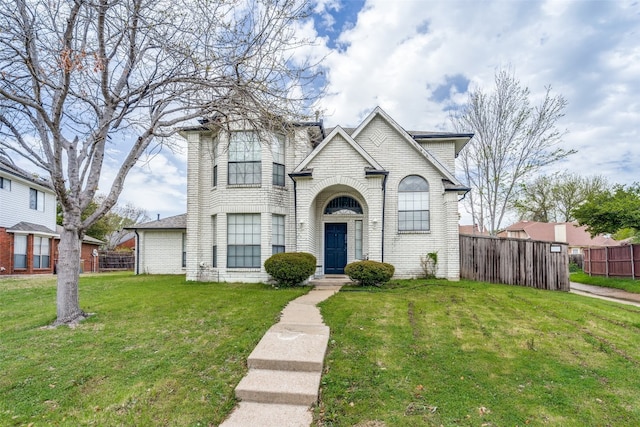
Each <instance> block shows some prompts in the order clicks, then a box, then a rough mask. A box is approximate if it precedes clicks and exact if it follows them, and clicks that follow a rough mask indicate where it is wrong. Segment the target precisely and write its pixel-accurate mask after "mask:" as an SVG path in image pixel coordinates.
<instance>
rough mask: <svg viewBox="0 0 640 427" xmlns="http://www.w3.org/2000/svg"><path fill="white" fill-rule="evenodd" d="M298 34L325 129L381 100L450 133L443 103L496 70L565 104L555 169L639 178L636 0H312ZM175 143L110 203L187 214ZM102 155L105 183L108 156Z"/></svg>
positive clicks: (427, 127)
mask: <svg viewBox="0 0 640 427" xmlns="http://www.w3.org/2000/svg"><path fill="white" fill-rule="evenodd" d="M299 31H300V32H301V33H302V34H304V35H306V36H307V37H309V38H311V39H314V40H315V44H314V46H313V48H312V49H310V50H309V52H307V53H310V54H311V55H312V56H314V57H315V58H323V57H324V60H323V62H322V66H323V67H324V69H325V77H326V83H327V95H326V96H325V97H323V99H322V101H321V106H320V109H321V111H322V118H323V120H324V123H325V126H327V127H331V126H335V125H338V124H339V125H341V126H343V127H355V126H357V125H358V124H359V123H360V121H361V120H363V119H364V118H365V117H366V116H367V114H369V112H371V111H372V110H373V109H374V108H375V107H376V106H380V107H381V108H382V109H384V110H385V111H386V112H387V113H388V114H390V115H391V117H393V118H394V119H395V120H396V121H397V122H398V124H400V126H402V127H404V128H405V129H410V130H424V131H451V130H453V129H452V126H451V124H450V122H449V119H448V117H449V111H450V110H451V108H455V106H456V105H458V106H459V105H461V104H462V103H464V102H465V100H466V97H467V91H469V90H472V89H474V88H477V87H479V88H482V89H485V90H487V91H488V90H490V89H491V88H492V86H493V83H494V76H495V73H496V71H498V70H500V69H505V68H506V69H510V70H511V71H512V72H513V74H514V75H515V76H516V78H517V79H518V80H519V81H520V83H521V84H522V85H523V86H526V87H528V88H529V90H530V91H531V100H532V102H533V103H534V104H536V103H537V101H539V100H540V99H541V97H542V96H543V95H544V92H545V88H546V87H548V86H550V87H551V94H552V95H557V94H559V95H562V96H564V97H565V98H566V99H567V101H568V106H567V108H566V110H565V112H566V115H565V117H563V118H562V119H561V121H560V122H559V123H558V126H559V128H560V129H562V130H566V131H567V134H566V135H565V136H564V138H563V141H562V144H561V146H562V148H565V149H567V150H568V149H575V150H577V153H576V154H574V155H572V156H571V157H569V158H568V159H567V160H565V161H563V162H562V163H559V164H556V165H555V166H554V167H553V171H555V170H566V171H569V172H575V173H578V174H581V175H585V176H587V175H594V174H601V175H603V176H605V177H606V178H607V179H608V180H609V181H610V182H612V183H621V184H631V183H633V182H636V181H640V173H639V172H638V171H639V170H640V149H639V147H638V146H637V145H636V144H638V139H639V138H640V100H639V99H640V42H638V40H640V1H638V0H631V1H626V0H611V1H592V0H578V1H560V0H549V1H520V0H509V1H490V0H488V1H473V0H467V1H456V0H447V1H425V0H422V1H417V0H416V1H413V0H398V1H391V0H364V1H363V0H353V1H337V0H318V1H317V2H316V3H315V14H314V15H313V17H312V19H309V20H308V21H307V22H306V23H305V24H304V25H302V26H300V28H299ZM184 147H185V148H184V149H183V150H182V151H181V152H171V151H169V150H164V151H161V152H159V153H156V154H155V155H154V156H151V157H149V158H148V159H147V160H146V161H145V162H144V163H142V164H140V165H139V166H137V167H136V168H135V169H134V170H133V171H132V172H131V173H130V174H129V177H128V178H127V181H126V186H125V190H124V191H123V193H122V196H121V199H120V203H122V204H124V203H127V202H130V203H133V204H134V205H136V206H138V207H142V208H144V209H146V210H147V212H148V213H149V216H150V217H152V218H153V219H155V218H156V216H157V215H160V216H161V217H163V218H164V217H167V216H170V215H176V214H180V213H184V212H186V177H187V168H186V144H184ZM108 160H109V162H110V163H107V168H106V170H105V173H104V175H103V177H102V183H104V187H105V188H107V187H108V186H109V184H110V179H112V178H113V175H114V173H113V172H112V168H113V167H115V166H116V165H117V164H118V159H117V158H116V157H112V158H108ZM101 185H102V184H101ZM462 223H465V221H464V214H463V220H462ZM467 223H468V222H467Z"/></svg>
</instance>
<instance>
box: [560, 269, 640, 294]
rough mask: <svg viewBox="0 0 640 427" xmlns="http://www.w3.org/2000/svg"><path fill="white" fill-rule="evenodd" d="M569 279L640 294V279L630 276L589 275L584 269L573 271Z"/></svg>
mask: <svg viewBox="0 0 640 427" xmlns="http://www.w3.org/2000/svg"><path fill="white" fill-rule="evenodd" d="M569 280H571V281H572V282H577V283H584V284H585V285H594V286H603V287H605V288H616V289H622V290H624V291H627V292H633V293H636V294H640V280H634V279H632V278H630V277H602V276H589V274H587V273H585V272H583V271H577V272H575V273H571V275H570V276H569Z"/></svg>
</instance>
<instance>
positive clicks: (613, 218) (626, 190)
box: [573, 183, 640, 236]
mask: <svg viewBox="0 0 640 427" xmlns="http://www.w3.org/2000/svg"><path fill="white" fill-rule="evenodd" d="M573 215H574V216H575V218H576V220H577V221H578V223H579V224H580V225H586V226H587V231H588V232H589V233H591V235H592V236H595V235H596V234H603V233H608V234H613V233H615V232H617V231H619V230H622V229H625V228H632V229H634V230H640V184H639V183H635V184H633V185H630V186H627V187H625V186H623V185H616V186H615V187H614V188H613V189H612V190H607V191H603V192H600V193H596V194H593V195H592V196H590V197H589V198H588V199H587V201H586V202H585V203H583V204H582V205H580V206H579V207H578V208H576V209H574V210H573Z"/></svg>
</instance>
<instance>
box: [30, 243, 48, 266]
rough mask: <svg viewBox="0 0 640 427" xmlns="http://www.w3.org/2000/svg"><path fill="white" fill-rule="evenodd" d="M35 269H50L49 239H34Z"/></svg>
mask: <svg viewBox="0 0 640 427" xmlns="http://www.w3.org/2000/svg"><path fill="white" fill-rule="evenodd" d="M33 268H49V239H48V238H47V237H38V236H35V237H34V238H33Z"/></svg>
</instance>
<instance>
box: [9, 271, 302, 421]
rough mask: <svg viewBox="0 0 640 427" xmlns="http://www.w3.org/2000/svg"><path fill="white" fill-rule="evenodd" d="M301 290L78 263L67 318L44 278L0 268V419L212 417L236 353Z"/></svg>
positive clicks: (239, 369) (224, 399)
mask: <svg viewBox="0 0 640 427" xmlns="http://www.w3.org/2000/svg"><path fill="white" fill-rule="evenodd" d="M306 291H307V290H306V289H302V288H297V289H280V290H274V289H272V288H270V287H268V286H266V285H258V284H256V285H249V284H241V285H240V284H211V283H209V284H202V283H187V282H185V280H184V277H181V276H132V275H130V274H106V275H93V276H90V275H87V276H83V277H82V278H81V282H80V300H81V304H80V305H81V307H82V308H83V309H84V310H85V311H87V312H90V313H95V315H93V316H91V317H90V318H89V319H88V320H86V321H84V322H83V323H81V324H80V325H79V326H78V327H76V328H75V329H69V328H67V327H60V328H56V329H50V328H46V326H47V325H49V324H51V323H52V322H53V321H54V320H55V278H52V277H51V276H48V277H44V276H43V277H37V278H30V279H7V278H3V279H2V280H0V396H1V397H0V425H3V426H12V425H15V426H22V425H33V426H43V425H47V426H48V425H61V426H77V425H110V426H115V425H179V426H187V425H188V426H196V425H217V424H218V423H220V422H221V421H222V420H223V419H224V418H225V416H226V415H228V413H229V411H230V410H231V409H232V408H233V406H234V404H235V399H234V395H233V389H234V387H235V386H236V384H237V383H238V381H239V380H240V378H242V376H243V375H244V374H245V373H246V358H247V356H248V355H249V353H250V352H251V351H252V350H253V348H254V347H255V345H256V344H257V342H258V341H259V340H260V338H261V337H262V335H263V334H264V333H265V332H266V330H267V329H268V328H269V327H270V326H271V325H273V324H274V323H275V322H277V319H278V315H279V312H280V311H281V309H282V308H283V307H284V306H285V305H286V303H287V302H288V301H289V300H291V299H293V298H295V297H297V296H299V295H301V294H303V293H305V292H306Z"/></svg>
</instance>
